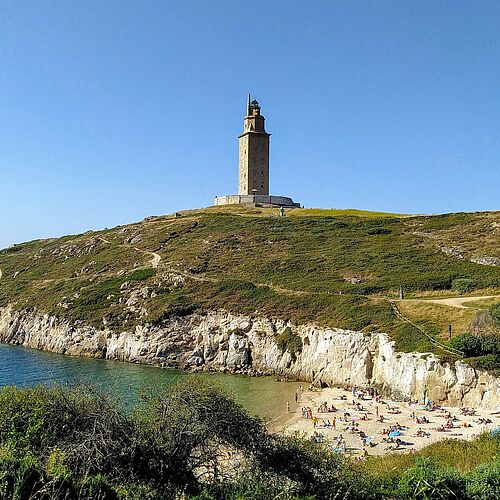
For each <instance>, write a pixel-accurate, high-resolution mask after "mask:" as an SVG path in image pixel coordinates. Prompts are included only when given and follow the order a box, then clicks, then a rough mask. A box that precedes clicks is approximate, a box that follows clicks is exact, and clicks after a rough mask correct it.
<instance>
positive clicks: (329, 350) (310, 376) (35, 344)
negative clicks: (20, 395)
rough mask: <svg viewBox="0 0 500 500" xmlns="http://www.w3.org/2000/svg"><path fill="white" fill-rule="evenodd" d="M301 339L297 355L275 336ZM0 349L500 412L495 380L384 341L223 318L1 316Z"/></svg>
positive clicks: (499, 386)
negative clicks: (140, 321) (94, 321)
mask: <svg viewBox="0 0 500 500" xmlns="http://www.w3.org/2000/svg"><path fill="white" fill-rule="evenodd" d="M287 329H288V331H289V332H291V333H292V334H293V335H298V336H299V337H300V338H301V340H302V351H301V352H300V353H296V354H295V355H292V354H290V353H289V352H288V351H285V352H282V350H281V349H280V348H279V347H278V346H277V345H276V341H275V336H276V334H279V333H283V332H284V331H285V330H287ZM0 341H2V342H7V343H11V344H19V345H24V346H27V347H32V348H36V349H42V350H46V351H52V352H56V353H60V354H68V355H72V356H85V357H95V358H107V359H116V360H122V361H130V362H134V363H146V364H153V365H160V366H169V367H177V368H187V369H207V370H218V371H219V370H220V371H231V372H236V373H253V374H261V373H267V374H271V373H274V374H286V375H288V376H291V377H296V378H298V379H300V380H304V381H314V382H318V383H321V384H326V385H341V386H352V385H356V386H358V387H367V386H372V387H378V388H379V389H381V390H382V392H383V393H384V394H386V395H391V396H394V397H398V398H402V399H408V398H411V399H418V400H422V399H424V398H428V399H432V400H434V401H436V402H439V403H442V404H445V405H452V406H453V405H461V406H473V407H476V408H484V409H490V410H498V409H499V407H500V379H497V378H495V377H493V376H491V375H489V374H488V373H486V372H480V371H478V370H474V369H473V368H471V367H470V366H468V365H466V364H464V363H462V362H460V361H457V362H455V363H454V365H450V364H448V363H445V362H441V361H440V360H439V359H438V358H437V357H435V356H434V355H433V354H429V353H402V352H396V351H395V350H394V345H393V342H391V341H390V340H389V338H388V336H387V335H386V334H384V333H376V334H371V335H364V334H362V333H360V332H353V331H346V330H340V329H324V328H318V327H316V326H314V325H299V326H297V325H292V324H288V323H286V322H284V321H281V320H276V319H270V318H250V317H247V316H241V315H235V314H231V313H227V312H225V311H213V312H209V313H206V314H204V315H200V314H193V315H190V316H186V317H181V318H172V319H170V320H168V321H166V322H164V323H163V324H162V325H160V326H153V325H149V324H145V325H142V326H139V327H136V328H135V330H134V331H124V332H121V333H113V332H111V331H110V330H106V329H103V330H97V329H95V328H91V327H85V326H75V325H72V324H70V323H69V322H68V321H65V320H60V319H57V318H54V317H50V316H48V315H44V314H39V313H36V312H31V311H21V312H18V311H14V310H13V309H12V308H10V307H6V308H0Z"/></svg>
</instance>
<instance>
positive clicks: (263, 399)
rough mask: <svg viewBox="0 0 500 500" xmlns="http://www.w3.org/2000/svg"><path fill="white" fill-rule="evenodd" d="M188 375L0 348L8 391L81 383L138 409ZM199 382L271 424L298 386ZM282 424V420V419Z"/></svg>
mask: <svg viewBox="0 0 500 500" xmlns="http://www.w3.org/2000/svg"><path fill="white" fill-rule="evenodd" d="M187 375H188V372H184V371H181V370H173V369H169V368H156V367H152V366H147V365H140V364H134V363H126V362H121V361H112V360H98V359H92V358H78V357H73V356H64V355H60V354H54V353H50V352H45V351H39V350H36V349H29V348H26V347H20V346H13V345H8V344H0V387H2V386H6V385H15V386H18V387H22V386H33V385H37V384H48V385H50V384H74V383H78V382H81V383H85V384H90V385H94V386H96V387H98V388H99V389H101V390H104V391H111V393H113V394H115V395H116V396H118V397H119V398H120V400H121V401H122V402H123V403H124V404H125V405H126V406H127V407H133V406H134V405H136V404H138V403H139V395H140V392H141V390H148V389H153V390H154V388H155V387H158V386H159V385H171V384H173V383H175V382H176V381H178V380H180V379H181V378H183V377H186V376H187ZM198 376H200V377H202V378H203V379H205V380H208V381H211V382H213V383H216V384H219V385H220V386H222V387H223V388H225V389H226V390H227V391H229V393H231V394H233V395H234V397H235V400H236V401H237V402H238V403H240V404H241V405H242V406H243V407H244V408H245V409H246V410H248V411H249V412H250V413H251V414H254V415H258V416H260V417H267V418H270V419H271V420H275V419H277V418H278V417H280V416H282V417H284V416H285V413H286V401H290V402H292V400H293V398H294V394H295V391H296V390H297V388H298V387H299V385H300V383H298V382H287V383H284V382H278V381H277V380H276V378H275V377H246V376H242V375H233V374H225V373H202V374H199V375H198ZM280 420H281V419H280Z"/></svg>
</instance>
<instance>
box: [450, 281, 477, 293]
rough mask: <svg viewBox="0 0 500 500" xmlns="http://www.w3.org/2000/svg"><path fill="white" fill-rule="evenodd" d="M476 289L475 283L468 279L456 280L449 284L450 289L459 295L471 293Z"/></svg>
mask: <svg viewBox="0 0 500 500" xmlns="http://www.w3.org/2000/svg"><path fill="white" fill-rule="evenodd" d="M475 288H476V282H475V281H474V280H471V279H468V278H458V279H455V280H453V281H452V282H451V289H452V290H455V291H457V292H460V293H468V292H472V290H474V289H475Z"/></svg>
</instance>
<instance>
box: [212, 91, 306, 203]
mask: <svg viewBox="0 0 500 500" xmlns="http://www.w3.org/2000/svg"><path fill="white" fill-rule="evenodd" d="M270 136H271V134H268V133H267V132H266V129H265V128H264V117H263V116H262V115H261V114H260V106H259V103H258V102H257V101H255V100H254V101H250V94H248V103H247V114H246V116H245V121H244V125H243V133H242V134H241V135H240V136H238V140H239V159H238V194H228V195H225V196H216V197H215V204H216V205H239V204H241V205H252V206H254V207H256V206H259V207H283V208H285V207H286V208H296V207H300V203H295V202H294V201H293V200H292V198H289V197H288V196H274V195H269V137H270Z"/></svg>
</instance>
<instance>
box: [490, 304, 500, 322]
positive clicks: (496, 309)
mask: <svg viewBox="0 0 500 500" xmlns="http://www.w3.org/2000/svg"><path fill="white" fill-rule="evenodd" d="M490 314H491V316H492V317H493V321H494V322H495V325H496V326H498V327H500V302H499V303H497V304H493V305H491V306H490Z"/></svg>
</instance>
